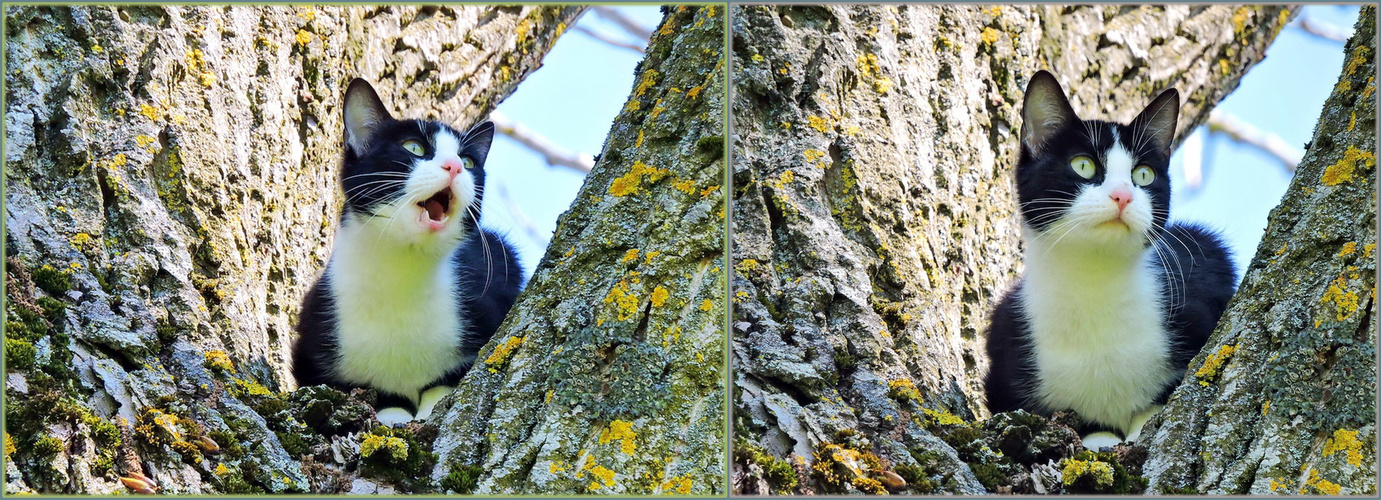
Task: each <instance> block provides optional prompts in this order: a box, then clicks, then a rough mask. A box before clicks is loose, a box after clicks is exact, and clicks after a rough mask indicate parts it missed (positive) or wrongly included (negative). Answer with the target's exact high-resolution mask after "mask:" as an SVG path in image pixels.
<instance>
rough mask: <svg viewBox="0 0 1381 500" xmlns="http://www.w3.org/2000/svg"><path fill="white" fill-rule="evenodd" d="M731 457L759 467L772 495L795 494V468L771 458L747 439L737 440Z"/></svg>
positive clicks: (784, 461)
mask: <svg viewBox="0 0 1381 500" xmlns="http://www.w3.org/2000/svg"><path fill="white" fill-rule="evenodd" d="M733 456H734V459H735V460H738V461H742V462H743V463H746V464H757V465H758V466H759V467H761V468H762V471H763V473H762V476H763V479H764V480H766V481H767V485H768V486H769V487H770V488H771V489H772V493H773V494H777V495H790V494H792V493H793V492H795V490H796V485H797V484H798V482H799V478H798V477H797V476H796V468H795V467H792V466H791V464H790V463H788V462H787V461H786V460H782V459H780V458H777V457H775V456H772V454H770V453H768V452H767V450H764V449H762V448H761V447H758V446H757V445H755V444H753V443H751V442H749V441H748V440H747V439H739V440H738V442H737V443H735V445H734V455H733Z"/></svg>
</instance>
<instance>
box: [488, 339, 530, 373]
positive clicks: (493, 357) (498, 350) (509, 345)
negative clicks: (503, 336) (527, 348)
mask: <svg viewBox="0 0 1381 500" xmlns="http://www.w3.org/2000/svg"><path fill="white" fill-rule="evenodd" d="M525 340H527V337H509V338H508V340H505V341H504V342H503V343H502V344H499V346H498V347H495V348H494V352H491V353H489V357H488V358H485V359H484V364H486V365H489V366H490V368H489V373H497V372H498V371H499V370H498V367H499V366H501V365H503V364H504V363H505V362H507V361H508V358H510V357H512V356H513V352H514V351H517V350H518V346H521V345H523V341H525Z"/></svg>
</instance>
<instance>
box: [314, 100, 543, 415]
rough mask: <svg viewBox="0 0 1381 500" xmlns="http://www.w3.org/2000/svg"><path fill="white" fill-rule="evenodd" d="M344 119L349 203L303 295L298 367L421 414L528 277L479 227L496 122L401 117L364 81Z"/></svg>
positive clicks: (344, 181) (321, 380)
mask: <svg viewBox="0 0 1381 500" xmlns="http://www.w3.org/2000/svg"><path fill="white" fill-rule="evenodd" d="M345 122H346V147H345V155H344V160H343V162H342V174H341V186H342V190H343V191H344V194H345V197H346V200H345V204H344V208H343V210H342V213H341V219H340V228H339V230H338V231H337V233H336V238H335V243H334V245H333V248H332V251H331V260H330V262H329V263H328V264H327V266H326V270H325V272H324V273H323V274H322V277H321V279H320V280H319V281H317V283H316V285H315V286H314V287H313V288H312V289H311V291H310V292H309V293H308V294H307V297H306V298H305V300H304V301H303V304H302V312H301V315H300V317H299V322H298V327H297V331H298V340H297V344H296V345H295V346H294V350H293V376H294V377H295V378H296V379H297V382H298V385H303V386H305V385H316V384H326V385H330V386H334V387H337V388H341V389H350V388H354V387H370V388H374V389H376V390H377V391H378V392H379V395H380V405H379V406H380V407H381V408H382V407H388V406H399V407H401V408H402V409H398V408H384V409H383V410H380V412H379V418H380V421H384V422H386V423H396V422H397V421H400V420H408V419H411V418H412V417H413V416H414V414H415V416H416V418H426V416H427V415H428V414H429V413H430V411H431V406H432V405H435V403H436V401H437V400H439V399H440V398H441V397H442V396H444V395H445V394H446V393H447V392H449V390H448V388H449V386H453V385H455V383H456V382H457V381H458V380H459V379H460V377H462V376H463V375H464V374H465V372H466V371H467V370H468V369H469V367H470V365H471V364H472V363H473V361H474V358H475V353H476V352H478V351H479V349H480V348H481V347H483V346H484V344H485V343H486V342H488V340H489V338H490V337H492V336H493V334H494V331H495V330H497V329H498V326H499V324H500V323H501V322H502V321H503V318H504V316H505V315H506V314H507V313H508V309H509V308H510V307H512V305H513V302H514V300H515V299H516V296H517V293H518V291H519V290H520V288H521V286H522V282H523V275H522V270H521V269H519V268H518V265H517V262H518V261H517V256H516V255H515V254H514V253H513V251H512V250H511V249H510V247H509V245H508V244H507V243H506V242H505V241H504V240H503V238H501V237H500V236H498V235H496V234H494V233H492V232H490V231H487V230H484V229H481V228H479V218H480V214H479V207H480V200H481V199H482V197H483V186H484V160H485V158H486V157H487V156H488V152H489V145H490V142H491V141H492V139H493V134H494V128H493V125H492V124H490V123H488V122H485V123H481V124H479V125H477V126H475V127H474V128H472V129H471V130H469V131H468V132H463V133H462V132H459V131H457V130H455V129H453V128H451V127H449V126H447V125H445V124H442V123H437V122H428V121H421V120H395V119H393V118H392V116H390V115H389V113H388V111H387V110H386V109H385V108H384V105H383V103H382V101H381V100H379V97H378V95H377V94H376V93H375V92H374V89H373V88H372V87H370V86H369V84H368V83H366V82H364V81H363V80H359V79H356V80H355V81H354V82H351V85H350V87H349V89H348V90H347V91H346V99H345ZM438 388H440V389H438ZM424 393H425V394H426V395H427V397H423V396H424Z"/></svg>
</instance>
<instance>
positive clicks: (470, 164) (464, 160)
mask: <svg viewBox="0 0 1381 500" xmlns="http://www.w3.org/2000/svg"><path fill="white" fill-rule="evenodd" d="M460 164H461V165H464V166H465V170H470V169H472V168H475V160H471V159H469V158H466V157H464V156H462V157H460Z"/></svg>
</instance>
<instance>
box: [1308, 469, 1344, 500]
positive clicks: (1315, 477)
mask: <svg viewBox="0 0 1381 500" xmlns="http://www.w3.org/2000/svg"><path fill="white" fill-rule="evenodd" d="M1306 467H1307V466H1306ZM1310 487H1312V488H1314V490H1315V491H1318V492H1319V493H1322V494H1325V495H1337V494H1338V493H1341V492H1342V490H1343V487H1342V486H1340V485H1338V484H1336V483H1333V482H1330V481H1329V480H1327V479H1324V478H1323V477H1322V476H1320V475H1319V470H1318V469H1309V479H1306V480H1305V481H1304V486H1301V487H1300V489H1299V492H1300V494H1304V493H1305V492H1306V491H1308V489H1309V488H1310Z"/></svg>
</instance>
